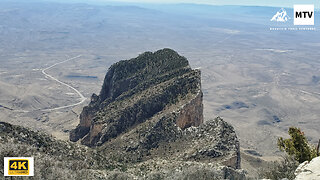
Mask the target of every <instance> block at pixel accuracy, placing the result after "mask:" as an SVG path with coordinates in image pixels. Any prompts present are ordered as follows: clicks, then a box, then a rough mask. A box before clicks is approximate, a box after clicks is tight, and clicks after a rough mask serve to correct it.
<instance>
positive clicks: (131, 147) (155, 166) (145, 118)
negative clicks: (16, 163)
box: [70, 49, 245, 179]
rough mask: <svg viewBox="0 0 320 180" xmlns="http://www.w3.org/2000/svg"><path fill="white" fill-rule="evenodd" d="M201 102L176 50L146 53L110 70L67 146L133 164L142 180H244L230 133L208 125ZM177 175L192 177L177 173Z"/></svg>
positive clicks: (196, 79) (194, 77)
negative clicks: (86, 148) (90, 149)
mask: <svg viewBox="0 0 320 180" xmlns="http://www.w3.org/2000/svg"><path fill="white" fill-rule="evenodd" d="M202 99H203V94H202V91H201V74H200V71H199V70H193V69H191V68H190V66H189V63H188V61H187V59H186V58H184V57H182V56H180V55H178V54H177V53H176V52H175V51H173V50H171V49H162V50H159V51H156V52H154V53H152V52H146V53H143V54H141V55H139V56H138V57H136V58H133V59H130V60H124V61H120V62H118V63H116V64H114V65H112V66H111V67H110V68H109V70H108V72H107V74H106V76H105V80H104V83H103V86H102V89H101V92H100V94H99V95H95V94H93V95H92V97H91V102H90V104H89V105H88V106H86V107H84V108H83V111H82V113H81V115H80V123H79V125H78V126H77V127H76V129H74V130H73V131H72V132H71V133H70V140H71V141H80V142H81V144H83V145H86V146H90V147H95V148H94V149H95V150H96V151H97V153H98V154H104V155H105V156H108V157H109V159H113V160H115V161H116V162H120V163H123V164H124V165H125V164H135V165H137V166H139V168H143V169H144V170H143V172H142V173H143V174H141V175H142V176H153V175H154V174H158V175H159V177H160V179H171V178H170V177H172V176H173V175H174V176H179V177H181V178H184V177H188V178H189V177H193V176H195V177H196V174H198V173H200V174H201V173H204V174H203V175H204V178H203V179H208V178H209V177H210V178H216V179H226V178H227V179H229V178H231V179H245V175H244V173H243V172H242V171H241V170H238V169H240V162H241V159H240V148H239V147H240V146H239V140H238V138H237V136H236V134H235V131H234V129H233V127H232V126H230V125H229V124H228V123H226V122H225V121H223V120H222V119H221V118H219V117H218V118H215V119H211V120H207V121H206V122H204V121H203V103H202ZM176 167H179V168H180V170H181V171H183V172H187V171H189V170H190V173H191V174H188V175H184V174H179V173H178V174H176V173H173V171H171V170H172V169H175V168H176ZM203 167H210V168H209V169H206V170H205V169H203ZM145 168H146V169H145ZM188 168H190V169H188ZM134 169H136V168H134ZM159 169H160V170H159ZM167 170H168V171H170V173H168V172H166V171H167ZM174 171H177V172H178V171H179V170H174ZM130 173H132V172H130ZM208 174H210V176H207V175H208ZM158 175H157V177H158ZM158 179H159V178H158Z"/></svg>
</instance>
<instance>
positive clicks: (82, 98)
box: [40, 55, 86, 111]
mask: <svg viewBox="0 0 320 180" xmlns="http://www.w3.org/2000/svg"><path fill="white" fill-rule="evenodd" d="M81 56H82V55H78V56H75V57H72V58H69V59H67V60H64V61H61V62H58V63H55V64H53V65H51V66H49V67H46V68H44V69H42V71H41V72H42V74H44V75H45V76H46V77H48V78H50V79H52V80H54V81H56V82H57V83H59V84H62V85H64V86H67V87H68V88H70V89H72V90H73V91H74V92H76V93H77V94H78V95H79V96H80V101H79V102H77V103H74V104H70V105H66V106H59V107H56V108H49V109H40V110H41V111H54V110H59V109H64V108H68V107H73V106H77V105H79V104H82V103H83V102H84V101H85V100H86V98H85V97H84V96H83V94H81V92H79V91H78V90H77V89H76V88H74V87H72V86H71V85H69V84H67V83H64V82H62V81H60V80H59V79H57V78H55V77H53V76H51V75H50V74H48V73H47V72H46V71H47V70H49V69H51V68H53V67H55V66H57V65H59V64H62V63H65V62H68V61H71V60H74V59H77V58H79V57H81Z"/></svg>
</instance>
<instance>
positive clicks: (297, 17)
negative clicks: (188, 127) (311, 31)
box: [293, 5, 314, 25]
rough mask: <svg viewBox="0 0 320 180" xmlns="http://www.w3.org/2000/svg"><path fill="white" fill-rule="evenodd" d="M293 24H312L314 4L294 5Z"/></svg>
mask: <svg viewBox="0 0 320 180" xmlns="http://www.w3.org/2000/svg"><path fill="white" fill-rule="evenodd" d="M293 16H294V25H314V5H294V14H293Z"/></svg>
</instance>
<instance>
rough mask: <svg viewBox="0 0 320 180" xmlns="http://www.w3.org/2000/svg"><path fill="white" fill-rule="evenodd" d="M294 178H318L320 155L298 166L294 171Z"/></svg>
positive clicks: (298, 179)
mask: <svg viewBox="0 0 320 180" xmlns="http://www.w3.org/2000/svg"><path fill="white" fill-rule="evenodd" d="M294 174H295V175H296V178H295V179H296V180H305V179H308V180H318V179H320V157H316V158H314V159H312V160H311V161H310V162H308V161H306V162H304V163H302V164H300V165H299V166H298V168H297V169H296V171H295V173H294Z"/></svg>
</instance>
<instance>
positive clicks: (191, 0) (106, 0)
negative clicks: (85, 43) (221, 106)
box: [3, 0, 320, 9]
mask: <svg viewBox="0 0 320 180" xmlns="http://www.w3.org/2000/svg"><path fill="white" fill-rule="evenodd" d="M3 2H58V3H88V4H100V5H103V4H106V5H107V4H123V5H125V4H128V5H134V4H161V5H164V4H199V5H212V6H224V5H225V6H229V5H230V6H265V7H284V8H293V5H294V4H314V5H315V8H316V9H319V8H320V3H319V2H318V1H316V0H304V1H302V0H295V1H289V0H285V1H277V0H269V1H253V0H245V1H241V2H239V1H235V0H226V1H220V0H214V1H210V0H200V1H196V0H173V1H171V0H163V1H160V0H119V1H114V0H69V1H67V2H66V1H65V0H13V1H12V0H3Z"/></svg>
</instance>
